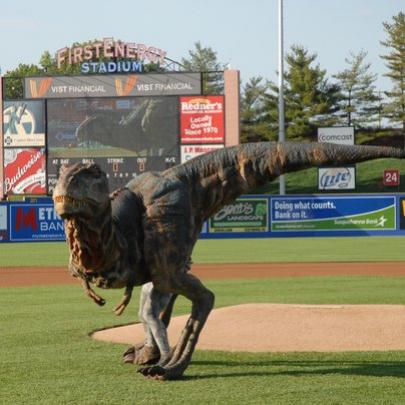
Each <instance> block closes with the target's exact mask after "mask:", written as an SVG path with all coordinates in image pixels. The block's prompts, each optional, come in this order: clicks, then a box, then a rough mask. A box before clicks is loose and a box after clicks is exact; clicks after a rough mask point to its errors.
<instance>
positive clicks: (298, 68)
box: [269, 45, 339, 139]
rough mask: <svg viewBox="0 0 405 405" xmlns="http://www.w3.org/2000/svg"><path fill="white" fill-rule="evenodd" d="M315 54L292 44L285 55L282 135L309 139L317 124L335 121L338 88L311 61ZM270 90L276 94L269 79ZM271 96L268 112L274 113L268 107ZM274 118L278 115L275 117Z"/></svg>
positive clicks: (328, 123) (313, 133)
mask: <svg viewBox="0 0 405 405" xmlns="http://www.w3.org/2000/svg"><path fill="white" fill-rule="evenodd" d="M316 58H317V55H316V54H315V53H314V54H310V53H309V52H308V50H307V49H306V48H305V47H303V46H301V45H293V46H292V47H291V52H289V53H288V54H287V56H286V62H287V69H286V72H285V75H284V79H285V86H284V103H285V122H286V136H287V138H289V139H304V138H309V139H312V138H314V137H315V135H316V131H317V127H319V126H326V125H333V124H334V123H336V117H334V115H333V114H334V113H335V112H336V110H337V101H338V95H339V88H338V86H337V85H335V84H330V83H329V82H328V80H327V78H326V70H322V69H321V68H320V66H319V64H318V65H314V63H315V60H316ZM271 90H272V92H273V93H274V94H275V95H278V87H277V86H276V85H275V84H274V83H271ZM274 108H276V105H275V103H274V99H271V98H270V99H269V114H270V116H271V117H275V115H276V116H277V117H278V113H277V114H274V111H272V109H274ZM277 119H278V118H277Z"/></svg>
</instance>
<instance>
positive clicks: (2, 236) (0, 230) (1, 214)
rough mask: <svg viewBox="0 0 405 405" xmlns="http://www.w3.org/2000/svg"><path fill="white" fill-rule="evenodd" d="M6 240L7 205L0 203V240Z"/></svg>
mask: <svg viewBox="0 0 405 405" xmlns="http://www.w3.org/2000/svg"><path fill="white" fill-rule="evenodd" d="M7 240H8V232H7V205H6V204H0V242H5V241H7Z"/></svg>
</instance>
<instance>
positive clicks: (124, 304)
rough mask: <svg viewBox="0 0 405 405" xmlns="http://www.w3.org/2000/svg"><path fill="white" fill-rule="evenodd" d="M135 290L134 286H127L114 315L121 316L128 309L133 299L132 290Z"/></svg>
mask: <svg viewBox="0 0 405 405" xmlns="http://www.w3.org/2000/svg"><path fill="white" fill-rule="evenodd" d="M133 289H134V286H133V285H131V284H130V285H127V286H126V287H125V293H124V296H123V297H122V299H121V301H120V302H119V303H118V305H117V306H116V307H115V308H114V313H115V315H118V316H119V315H121V314H122V313H123V312H124V310H125V308H126V307H127V305H128V304H129V301H131V297H132V290H133Z"/></svg>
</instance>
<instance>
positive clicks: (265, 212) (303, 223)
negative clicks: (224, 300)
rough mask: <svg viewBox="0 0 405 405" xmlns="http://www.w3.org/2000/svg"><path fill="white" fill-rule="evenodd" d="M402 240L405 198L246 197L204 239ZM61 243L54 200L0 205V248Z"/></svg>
mask: <svg viewBox="0 0 405 405" xmlns="http://www.w3.org/2000/svg"><path fill="white" fill-rule="evenodd" d="M372 235H378V236H401V235H405V194H391V195H385V194H384V195H381V194H367V195H328V196H318V195H302V196H296V195H294V196H270V195H246V196H242V197H241V198H238V199H237V200H236V201H235V202H233V203H232V204H229V205H227V206H225V207H224V208H222V209H221V210H220V211H219V212H218V213H217V214H216V215H215V216H214V217H213V218H211V219H210V220H209V221H207V222H206V223H205V224H204V226H203V230H202V234H201V238H202V239H215V238H280V237H322V236H372ZM63 240H65V234H64V227H63V221H62V220H61V219H60V218H59V217H58V215H57V214H56V213H55V211H54V208H53V203H52V199H50V198H37V199H27V200H26V201H24V202H1V203H0V242H40V241H63Z"/></svg>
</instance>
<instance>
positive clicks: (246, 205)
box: [209, 198, 269, 233]
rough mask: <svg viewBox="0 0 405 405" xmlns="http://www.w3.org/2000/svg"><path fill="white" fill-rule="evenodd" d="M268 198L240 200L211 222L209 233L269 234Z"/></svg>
mask: <svg viewBox="0 0 405 405" xmlns="http://www.w3.org/2000/svg"><path fill="white" fill-rule="evenodd" d="M268 218H269V216H268V203H267V199H266V198H238V199H237V200H236V201H234V202H233V203H231V204H228V205H226V206H225V207H223V208H222V209H221V210H220V211H219V212H218V213H217V214H216V215H215V216H214V217H212V218H211V219H210V220H209V232H210V233H221V232H267V231H268V223H269V222H268Z"/></svg>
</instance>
